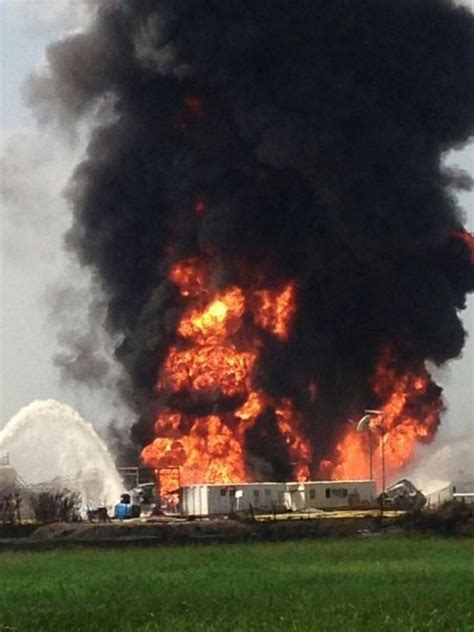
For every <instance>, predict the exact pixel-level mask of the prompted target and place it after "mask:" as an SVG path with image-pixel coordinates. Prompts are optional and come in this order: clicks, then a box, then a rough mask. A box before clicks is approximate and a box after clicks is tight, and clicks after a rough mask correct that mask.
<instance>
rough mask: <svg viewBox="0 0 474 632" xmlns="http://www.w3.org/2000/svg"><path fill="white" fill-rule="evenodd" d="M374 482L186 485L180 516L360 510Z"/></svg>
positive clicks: (371, 494) (372, 498) (371, 497)
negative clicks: (246, 512) (306, 510)
mask: <svg viewBox="0 0 474 632" xmlns="http://www.w3.org/2000/svg"><path fill="white" fill-rule="evenodd" d="M375 498H376V489H375V481H368V480H364V481H310V482H307V483H298V482H288V483H275V482H268V483H238V484H235V485H228V484H222V485H220V484H217V483H213V484H203V485H188V486H186V487H182V488H181V490H180V512H181V514H182V515H184V516H213V515H226V514H229V513H232V512H234V511H242V510H248V509H249V508H250V506H252V507H253V509H255V510H257V511H268V512H270V511H272V510H273V509H274V508H277V509H279V510H282V509H284V510H287V511H301V510H304V509H310V508H314V509H331V508H343V507H360V506H364V505H369V504H372V503H374V502H375Z"/></svg>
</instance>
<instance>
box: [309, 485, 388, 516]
mask: <svg viewBox="0 0 474 632" xmlns="http://www.w3.org/2000/svg"><path fill="white" fill-rule="evenodd" d="M304 491H305V499H304V504H305V507H306V508H307V509H310V508H314V509H338V508H344V507H364V506H368V505H372V504H374V503H375V501H376V497H377V490H376V485H375V481H372V480H359V481H308V482H307V483H304Z"/></svg>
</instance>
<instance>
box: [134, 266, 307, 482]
mask: <svg viewBox="0 0 474 632" xmlns="http://www.w3.org/2000/svg"><path fill="white" fill-rule="evenodd" d="M169 278H170V281H171V282H172V283H173V284H174V285H176V286H177V287H178V288H179V291H180V294H181V296H182V297H183V299H184V301H185V307H184V311H183V314H182V316H181V319H180V321H179V324H178V327H177V336H176V338H177V340H176V344H174V345H172V346H171V347H170V348H169V350H168V354H167V356H166V358H165V361H164V363H163V366H162V369H161V373H160V376H159V380H158V383H157V389H158V391H159V392H160V393H165V394H166V395H168V397H171V400H172V399H173V397H174V401H175V403H176V405H177V406H178V407H179V408H183V402H188V404H187V405H186V404H185V405H184V408H186V407H189V402H191V403H192V404H194V405H201V406H202V407H204V408H208V409H211V410H212V409H215V410H212V412H211V414H206V415H203V416H197V415H193V414H189V413H184V412H178V410H165V411H163V412H161V414H160V415H159V416H158V418H157V420H156V421H155V427H154V429H155V434H156V439H155V440H154V441H153V443H151V444H150V445H148V446H147V447H145V449H144V450H143V453H142V457H143V460H144V462H145V463H146V464H147V465H149V466H151V467H154V468H179V474H180V475H179V482H180V483H181V484H193V483H201V482H222V483H232V482H234V483H237V482H242V481H246V480H248V478H249V473H248V470H247V465H246V462H245V451H244V445H245V433H246V432H247V430H249V429H250V428H251V427H252V426H253V425H254V424H255V423H256V422H257V420H258V418H259V416H260V415H261V414H262V413H263V412H264V411H265V410H266V409H271V410H272V411H273V414H274V415H275V419H276V427H277V428H278V431H279V433H280V434H281V438H282V440H283V442H284V444H285V445H286V446H287V449H288V455H289V457H290V460H291V463H292V467H293V473H294V477H295V478H296V479H297V480H305V479H307V478H308V477H309V475H310V464H311V457H312V454H311V444H310V442H309V439H308V438H307V437H306V435H305V429H304V424H303V423H302V419H301V417H300V416H299V414H298V413H297V411H295V409H294V406H293V404H292V402H291V400H290V399H288V398H281V399H278V400H277V399H275V398H272V397H270V396H268V395H266V394H265V393H263V392H262V391H260V390H256V389H255V388H254V387H253V375H254V371H255V366H256V363H257V361H258V357H259V353H260V347H261V344H260V339H259V333H260V334H261V333H262V332H266V333H270V334H271V335H273V336H275V338H276V339H278V340H280V341H284V340H286V339H287V338H288V336H289V335H290V328H291V323H292V319H293V316H294V314H295V311H296V286H295V284H294V283H291V282H289V283H287V284H284V285H283V286H281V287H277V288H273V289H258V290H252V291H250V290H248V291H244V290H242V289H241V288H239V287H236V286H231V287H228V288H225V289H223V290H222V291H219V290H214V289H212V288H211V287H210V284H209V274H208V270H207V267H206V264H205V262H203V261H198V260H197V259H190V260H185V261H181V262H179V263H178V264H175V265H174V266H172V267H171V270H170V274H169ZM220 408H224V412H217V410H218V409H220ZM161 485H162V491H163V493H166V492H167V491H170V490H171V489H172V488H173V486H176V477H175V476H173V475H168V476H165V477H163V478H162V479H161Z"/></svg>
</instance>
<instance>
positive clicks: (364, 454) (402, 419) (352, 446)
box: [320, 348, 443, 483]
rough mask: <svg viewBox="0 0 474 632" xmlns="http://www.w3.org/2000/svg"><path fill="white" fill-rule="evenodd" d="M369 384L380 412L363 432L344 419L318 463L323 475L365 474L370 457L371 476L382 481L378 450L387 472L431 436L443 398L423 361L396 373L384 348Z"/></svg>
mask: <svg viewBox="0 0 474 632" xmlns="http://www.w3.org/2000/svg"><path fill="white" fill-rule="evenodd" d="M372 390H373V393H374V394H375V395H376V397H377V399H378V401H379V402H380V407H379V410H380V412H379V413H374V414H373V416H372V418H371V421H370V426H369V428H368V431H367V432H358V431H357V429H356V426H355V425H354V424H353V423H348V425H347V428H346V430H345V434H344V435H343V437H342V438H341V440H340V441H339V443H338V444H337V445H336V449H335V453H334V457H333V459H331V460H329V459H328V460H325V461H323V463H322V464H321V468H320V474H321V475H322V476H323V477H326V478H333V479H336V480H337V479H339V480H342V479H354V478H368V477H369V475H370V461H371V457H372V468H373V471H372V474H373V477H374V478H375V479H376V480H377V481H378V482H379V483H381V478H382V466H381V461H382V451H383V458H384V460H385V472H386V476H387V478H390V477H391V476H392V475H394V474H395V473H396V472H398V471H399V470H400V469H401V468H402V467H403V465H405V463H407V462H408V461H409V460H410V458H411V457H412V456H413V452H414V449H415V445H416V442H417V441H419V442H427V441H429V440H431V439H432V438H433V436H434V433H435V432H436V429H437V427H438V424H439V415H440V412H441V410H442V408H443V402H442V399H441V397H440V393H441V389H439V388H438V387H436V386H435V385H434V384H433V383H432V382H431V379H430V375H429V373H428V371H427V370H426V368H425V367H424V365H423V366H421V368H419V370H418V371H412V372H405V373H399V372H398V371H397V370H396V368H394V364H393V353H392V351H391V350H390V349H389V348H386V349H384V351H383V353H382V356H381V358H380V361H379V363H378V364H377V366H376V370H375V374H374V377H373V383H372Z"/></svg>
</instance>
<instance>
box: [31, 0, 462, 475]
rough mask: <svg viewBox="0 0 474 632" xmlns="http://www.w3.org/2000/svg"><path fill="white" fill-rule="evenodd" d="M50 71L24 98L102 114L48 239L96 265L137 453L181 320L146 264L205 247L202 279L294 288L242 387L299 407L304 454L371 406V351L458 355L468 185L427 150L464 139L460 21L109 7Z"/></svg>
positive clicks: (181, 4) (392, 9) (338, 0)
mask: <svg viewBox="0 0 474 632" xmlns="http://www.w3.org/2000/svg"><path fill="white" fill-rule="evenodd" d="M48 60H49V71H50V74H49V75H48V76H43V77H36V78H34V79H33V80H32V81H31V83H30V98H31V102H32V103H33V104H34V105H35V106H36V107H38V108H45V107H46V108H49V109H51V107H52V106H51V104H52V103H54V104H55V105H56V106H57V107H58V112H59V113H60V115H61V116H63V117H71V116H72V117H74V118H79V117H81V116H83V115H85V114H86V113H87V112H88V111H90V110H92V109H93V108H94V107H96V106H97V105H98V104H100V103H102V102H103V101H104V100H106V101H109V102H110V103H112V104H113V111H114V118H113V121H112V122H109V123H108V124H107V125H102V126H101V127H99V128H98V129H97V130H96V131H95V132H94V134H93V137H92V139H91V142H90V145H89V148H88V152H87V157H86V159H85V160H84V162H83V163H82V164H81V165H80V166H79V167H78V168H77V171H76V173H75V174H74V176H73V179H72V185H71V200H72V203H73V208H74V225H73V227H72V229H71V230H70V232H69V234H68V236H67V244H68V246H69V247H70V248H72V249H74V250H75V251H76V252H77V254H78V256H79V258H80V260H81V262H82V263H83V264H84V265H87V266H91V267H92V268H93V269H94V270H95V272H96V274H97V277H98V278H99V279H100V281H101V283H102V285H103V288H104V290H105V293H106V295H107V297H108V300H109V307H108V326H109V328H110V330H111V331H113V332H114V333H117V332H120V333H122V334H123V343H122V344H121V346H120V347H119V348H118V349H117V352H116V353H117V357H118V358H119V360H120V362H122V363H123V365H124V366H125V368H126V370H127V371H128V374H129V376H130V379H131V382H132V384H133V389H132V390H133V393H134V398H135V401H134V402H133V403H134V405H135V407H136V409H137V410H138V411H139V413H140V415H141V421H140V422H139V424H138V425H137V427H136V428H135V439H136V440H137V442H138V443H139V444H141V445H143V444H144V443H146V442H147V441H148V440H149V439H150V438H151V435H150V432H151V426H152V424H151V422H150V419H151V418H152V416H153V415H154V414H155V413H156V409H157V407H158V406H159V404H160V402H159V401H158V400H157V399H156V398H157V395H156V392H155V390H154V385H155V383H156V379H157V374H158V371H159V365H160V362H161V361H162V360H163V358H164V355H165V353H166V350H167V348H168V346H169V344H170V343H172V342H173V340H174V338H173V336H174V331H175V326H176V322H177V318H178V316H179V313H180V302H179V297H178V293H177V290H176V288H174V287H173V286H172V285H171V284H169V282H167V281H166V273H167V270H168V267H169V264H170V263H171V262H172V261H175V260H177V259H180V258H183V257H187V256H192V255H195V254H200V255H202V256H207V257H212V258H213V261H214V262H215V277H214V283H215V284H216V285H218V286H225V285H226V284H227V283H230V282H238V283H240V284H241V285H243V286H246V285H247V286H248V285H255V284H256V285H258V286H260V287H270V286H272V285H277V284H279V283H281V282H282V281H284V280H288V279H295V280H297V283H298V287H299V306H298V312H297V316H296V321H295V323H294V327H293V333H292V336H291V339H290V341H289V342H288V343H287V344H285V345H281V344H280V343H277V342H276V341H272V340H269V341H268V345H267V346H266V348H265V349H264V350H263V352H262V356H261V361H260V365H259V367H258V370H257V375H256V377H255V380H256V382H257V383H258V384H259V385H261V386H264V387H265V388H266V390H267V391H268V392H270V393H272V394H278V395H280V396H283V395H291V396H292V397H293V398H294V399H295V401H296V402H297V403H298V406H299V407H300V408H301V409H304V408H311V406H313V409H312V413H311V419H312V420H313V421H312V424H313V430H312V432H314V436H317V437H318V444H317V451H316V452H317V454H316V458H322V457H323V456H324V454H325V453H326V452H327V450H328V448H329V447H330V445H331V442H332V441H333V440H334V438H335V437H336V435H337V428H338V424H339V423H340V422H341V421H342V420H345V419H346V418H347V415H348V414H349V412H350V411H354V410H361V409H363V408H364V406H366V405H368V404H370V403H371V402H370V398H371V397H372V394H371V389H370V376H371V375H372V373H373V370H374V364H375V362H376V360H377V358H378V356H379V354H380V350H381V349H382V348H383V347H384V346H386V345H387V343H389V344H390V345H391V346H392V348H394V349H396V357H397V358H398V362H399V363H400V367H402V368H410V367H419V366H421V365H422V363H423V362H424V361H425V360H426V359H430V360H433V361H435V362H437V363H442V362H445V361H446V360H448V359H450V358H453V357H455V356H457V355H459V353H460V352H461V349H462V347H463V344H464V339H465V332H464V330H463V327H462V324H461V322H460V320H459V317H458V311H459V310H460V309H462V308H463V307H464V305H465V295H466V293H467V292H468V291H471V290H473V289H474V272H473V267H472V265H471V260H470V255H469V249H468V246H467V244H466V243H465V242H464V241H463V240H462V239H461V238H460V237H459V236H453V234H454V233H459V232H461V231H462V220H461V218H460V213H459V209H458V208H457V206H456V202H455V197H454V189H455V188H457V187H458V186H459V185H463V184H464V185H465V184H466V183H465V182H463V178H462V177H460V176H459V174H456V173H454V172H449V171H447V170H445V169H443V165H442V157H443V154H444V153H445V152H446V151H447V150H449V149H451V148H455V147H459V146H461V145H462V144H463V143H465V142H466V141H467V140H468V139H469V137H470V136H471V135H472V134H473V133H474V73H473V72H472V69H473V68H474V17H473V16H472V15H471V14H470V13H469V12H468V11H467V10H466V9H464V8H461V7H459V6H455V5H454V3H452V2H448V1H447V0H384V1H383V2H381V1H380V0H357V2H354V1H353V0H329V1H323V0H259V1H256V0H120V1H114V2H112V1H111V2H103V3H102V4H101V8H100V11H99V13H98V17H97V19H96V21H95V23H94V24H93V25H92V27H91V28H90V29H89V30H88V31H87V32H85V33H80V34H75V35H72V36H70V37H68V38H66V39H64V40H62V41H60V42H58V43H56V44H54V45H52V46H51V47H50V48H49V50H48ZM200 199H205V201H206V211H205V213H204V214H203V215H198V214H196V212H195V209H194V207H195V204H196V200H200ZM256 270H258V274H256V273H255V271H256ZM249 271H250V272H249ZM312 378H316V380H317V381H318V384H319V397H318V400H317V402H316V403H315V404H311V403H310V402H309V401H308V396H307V385H308V383H309V381H310V380H311V379H312ZM376 403H377V402H375V404H376ZM315 419H316V420H319V421H314V420H315ZM255 443H256V444H258V441H255ZM255 451H256V457H257V458H258V457H259V456H262V458H264V457H265V458H266V455H265V454H264V453H265V449H264V448H262V449H261V454H259V450H258V448H255ZM282 468H283V469H284V464H283V465H282ZM277 469H281V468H279V466H277Z"/></svg>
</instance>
